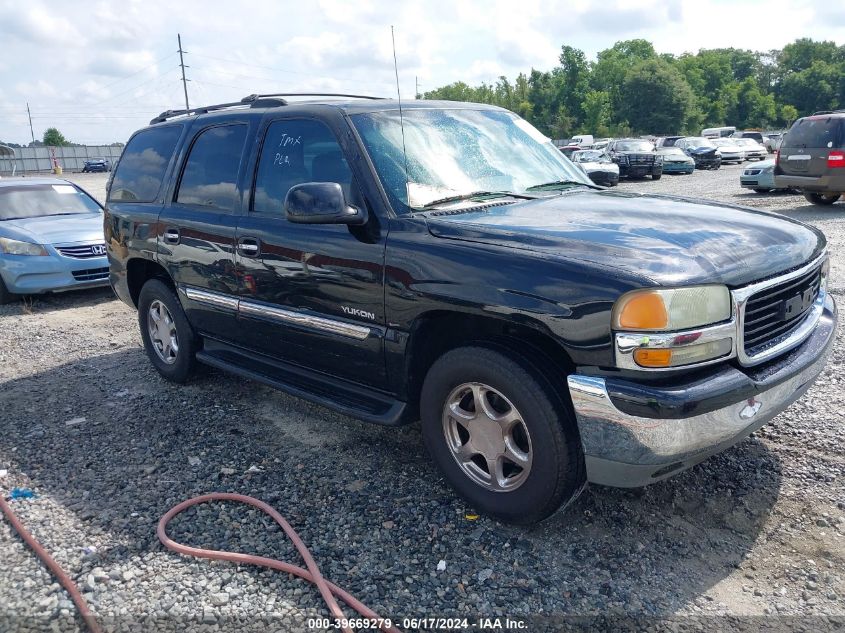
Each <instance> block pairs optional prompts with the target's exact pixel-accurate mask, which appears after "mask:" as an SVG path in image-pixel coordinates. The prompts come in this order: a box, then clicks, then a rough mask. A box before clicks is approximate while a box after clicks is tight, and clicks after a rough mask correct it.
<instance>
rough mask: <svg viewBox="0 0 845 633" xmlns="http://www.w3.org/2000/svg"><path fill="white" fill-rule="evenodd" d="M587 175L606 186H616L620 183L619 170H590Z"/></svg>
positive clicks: (598, 183)
mask: <svg viewBox="0 0 845 633" xmlns="http://www.w3.org/2000/svg"><path fill="white" fill-rule="evenodd" d="M587 176H589V177H590V180H592V181H593V182H594V183H596V184H597V185H602V186H604V187H614V186H616V185H618V184H619V172H618V171H588V172H587Z"/></svg>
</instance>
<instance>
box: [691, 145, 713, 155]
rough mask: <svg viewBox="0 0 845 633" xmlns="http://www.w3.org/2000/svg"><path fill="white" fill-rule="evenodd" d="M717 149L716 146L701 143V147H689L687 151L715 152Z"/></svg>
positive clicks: (697, 152)
mask: <svg viewBox="0 0 845 633" xmlns="http://www.w3.org/2000/svg"><path fill="white" fill-rule="evenodd" d="M718 149H719V148H718V147H706V146H704V145H702V146H701V147H690V148H689V149H688V151H690V152H692V153H693V154H706V153H708V152H715V151H717V150H718Z"/></svg>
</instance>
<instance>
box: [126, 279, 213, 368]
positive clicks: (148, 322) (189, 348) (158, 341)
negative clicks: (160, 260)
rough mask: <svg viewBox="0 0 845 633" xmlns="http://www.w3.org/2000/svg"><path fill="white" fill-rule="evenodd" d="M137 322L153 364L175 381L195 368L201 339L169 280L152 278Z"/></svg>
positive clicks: (140, 300) (140, 301)
mask: <svg viewBox="0 0 845 633" xmlns="http://www.w3.org/2000/svg"><path fill="white" fill-rule="evenodd" d="M138 325H139V326H140V328H141V338H142V339H143V341H144V348H145V349H146V351H147V356H148V357H149V359H150V361H151V362H152V364H153V365H154V366H155V368H156V369H157V370H158V373H160V374H161V375H162V376H164V377H165V378H167V379H168V380H172V381H173V382H185V381H187V380H188V378H190V377H191V376H192V375H193V374H194V373H195V371H196V358H195V355H196V352H197V349H198V347H199V339H198V338H197V336H196V334H195V333H194V330H193V328H192V327H191V324H190V323H189V322H188V317H187V316H185V311H184V310H182V306H181V304H180V303H179V298H178V297H177V296H176V294H175V293H174V292H173V290H172V289H171V288H170V286H168V285H167V284H166V283H164V282H163V281H161V280H159V279H150V280H149V281H147V283H145V284H144V287H143V288H141V294H140V295H139V297H138Z"/></svg>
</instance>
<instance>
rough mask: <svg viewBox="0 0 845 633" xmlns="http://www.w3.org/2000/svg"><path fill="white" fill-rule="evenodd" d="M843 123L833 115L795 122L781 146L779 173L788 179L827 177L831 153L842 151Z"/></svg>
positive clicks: (807, 118) (811, 117)
mask: <svg viewBox="0 0 845 633" xmlns="http://www.w3.org/2000/svg"><path fill="white" fill-rule="evenodd" d="M842 121H843V119H842V117H835V116H830V115H819V116H810V117H806V118H804V119H799V120H798V121H796V123H795V124H794V125H793V126H792V128H790V130H789V132H787V133H786V136H785V137H784V140H783V143H782V144H781V147H780V161H779V163H778V164H779V167H780V170H781V171H782V172H783V173H784V174H786V175H788V176H808V177H813V178H818V177H820V176H824V175H825V174H826V173H827V171H828V166H827V159H828V156H829V155H830V152H831V151H832V150H837V149H841V148H842V144H843V138H842V127H843V126H842Z"/></svg>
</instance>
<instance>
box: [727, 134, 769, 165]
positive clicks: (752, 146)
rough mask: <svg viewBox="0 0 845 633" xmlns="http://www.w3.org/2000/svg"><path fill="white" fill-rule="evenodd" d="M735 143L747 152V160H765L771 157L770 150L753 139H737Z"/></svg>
mask: <svg viewBox="0 0 845 633" xmlns="http://www.w3.org/2000/svg"><path fill="white" fill-rule="evenodd" d="M734 141H735V142H736V144H737V145H738V146H739V147H740V148H741V149H742V150H743V151H744V152H745V159H746V160H765V159H766V158H768V157H769V150H767V149H766V148H765V147H764V146H762V145H760V143H758V142H757V141H755V140H754V139H753V138H737V139H734Z"/></svg>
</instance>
